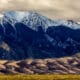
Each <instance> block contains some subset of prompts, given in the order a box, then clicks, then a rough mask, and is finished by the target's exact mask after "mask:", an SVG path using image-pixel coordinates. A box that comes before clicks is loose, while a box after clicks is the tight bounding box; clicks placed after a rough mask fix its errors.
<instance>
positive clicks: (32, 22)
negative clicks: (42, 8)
mask: <svg viewBox="0 0 80 80" xmlns="http://www.w3.org/2000/svg"><path fill="white" fill-rule="evenodd" d="M78 52H80V25H79V24H78V23H76V22H74V21H72V20H68V21H63V20H51V19H48V18H47V17H45V16H42V15H40V14H39V13H35V12H32V11H30V12H20V11H9V12H5V13H4V16H3V18H2V19H1V21H0V59H7V60H23V59H27V58H33V59H43V58H44V59H45V58H60V57H66V56H72V55H74V54H76V53H78Z"/></svg>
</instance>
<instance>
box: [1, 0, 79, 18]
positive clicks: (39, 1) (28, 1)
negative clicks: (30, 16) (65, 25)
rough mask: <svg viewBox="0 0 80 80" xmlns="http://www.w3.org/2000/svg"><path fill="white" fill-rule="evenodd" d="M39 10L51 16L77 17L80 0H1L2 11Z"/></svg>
mask: <svg viewBox="0 0 80 80" xmlns="http://www.w3.org/2000/svg"><path fill="white" fill-rule="evenodd" d="M5 10H37V11H39V12H41V13H43V14H45V15H47V16H49V17H55V18H77V17H79V14H80V0H0V11H5Z"/></svg>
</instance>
